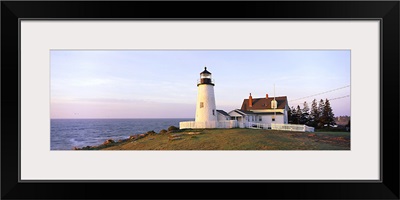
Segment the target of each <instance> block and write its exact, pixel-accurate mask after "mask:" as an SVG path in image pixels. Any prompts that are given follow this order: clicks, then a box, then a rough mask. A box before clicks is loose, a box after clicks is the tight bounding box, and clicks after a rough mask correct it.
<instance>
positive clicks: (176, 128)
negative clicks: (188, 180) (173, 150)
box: [168, 126, 179, 132]
mask: <svg viewBox="0 0 400 200" xmlns="http://www.w3.org/2000/svg"><path fill="white" fill-rule="evenodd" d="M177 130H179V128H178V127H176V126H170V127H168V131H170V132H174V131H177Z"/></svg>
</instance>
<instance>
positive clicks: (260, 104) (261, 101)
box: [240, 96, 287, 111]
mask: <svg viewBox="0 0 400 200" xmlns="http://www.w3.org/2000/svg"><path fill="white" fill-rule="evenodd" d="M272 100H274V98H273V97H269V98H268V99H267V98H253V106H252V107H251V108H249V99H244V100H243V104H242V108H241V109H240V110H245V111H248V110H262V109H272V108H271V101H272ZM275 100H276V101H277V102H278V107H277V109H285V106H286V104H287V97H286V96H282V97H275Z"/></svg>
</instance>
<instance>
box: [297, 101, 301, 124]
mask: <svg viewBox="0 0 400 200" xmlns="http://www.w3.org/2000/svg"><path fill="white" fill-rule="evenodd" d="M301 115H302V112H301V109H300V106H299V105H297V110H296V118H297V124H300V122H301Z"/></svg>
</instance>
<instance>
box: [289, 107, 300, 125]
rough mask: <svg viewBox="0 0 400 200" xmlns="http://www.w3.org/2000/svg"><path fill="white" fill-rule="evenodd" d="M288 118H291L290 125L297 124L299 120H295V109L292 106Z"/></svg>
mask: <svg viewBox="0 0 400 200" xmlns="http://www.w3.org/2000/svg"><path fill="white" fill-rule="evenodd" d="M290 112H291V113H290V114H291V115H290V116H291V120H292V121H291V122H290V123H292V124H297V123H299V119H298V118H297V110H296V108H294V107H293V106H292V108H291V109H290Z"/></svg>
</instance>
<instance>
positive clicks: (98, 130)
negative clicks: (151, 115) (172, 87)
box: [50, 118, 194, 150]
mask: <svg viewBox="0 0 400 200" xmlns="http://www.w3.org/2000/svg"><path fill="white" fill-rule="evenodd" d="M181 121H194V119H193V118H182V119H178V118H174V119H51V131H50V132H51V133H50V140H51V142H50V149H51V150H72V149H73V148H74V147H79V148H80V147H85V146H95V145H100V144H102V143H103V142H104V141H105V140H107V139H113V140H114V141H118V140H120V139H126V138H128V137H129V136H131V135H135V134H141V133H146V132H147V131H151V130H154V131H155V132H157V133H159V132H160V130H162V129H166V130H167V129H168V127H170V126H176V127H179V122H181Z"/></svg>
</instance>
